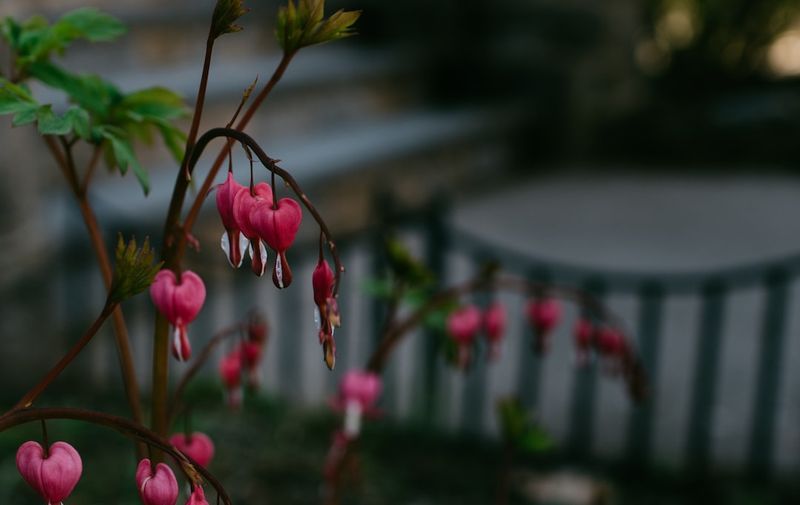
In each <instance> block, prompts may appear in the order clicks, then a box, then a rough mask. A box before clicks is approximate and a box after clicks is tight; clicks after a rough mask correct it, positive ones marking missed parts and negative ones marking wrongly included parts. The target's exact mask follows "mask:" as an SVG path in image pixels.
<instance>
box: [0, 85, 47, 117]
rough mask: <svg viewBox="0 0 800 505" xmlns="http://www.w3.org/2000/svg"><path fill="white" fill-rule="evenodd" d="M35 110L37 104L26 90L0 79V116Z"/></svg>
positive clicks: (37, 106)
mask: <svg viewBox="0 0 800 505" xmlns="http://www.w3.org/2000/svg"><path fill="white" fill-rule="evenodd" d="M37 108H39V104H38V103H37V102H36V100H34V98H33V97H32V96H31V94H30V92H29V91H28V90H27V89H25V88H23V87H22V86H20V85H18V84H14V83H12V82H10V81H7V80H6V79H3V78H0V114H16V113H18V112H24V111H29V110H31V109H34V110H35V109H37Z"/></svg>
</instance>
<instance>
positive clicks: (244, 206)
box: [217, 172, 303, 289]
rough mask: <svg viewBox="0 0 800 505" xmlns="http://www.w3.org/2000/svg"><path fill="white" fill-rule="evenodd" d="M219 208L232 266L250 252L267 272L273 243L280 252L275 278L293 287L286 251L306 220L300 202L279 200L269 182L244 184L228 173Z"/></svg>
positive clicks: (219, 194) (279, 283)
mask: <svg viewBox="0 0 800 505" xmlns="http://www.w3.org/2000/svg"><path fill="white" fill-rule="evenodd" d="M217 209H218V210H219V216H220V219H221V220H222V225H223V226H224V227H225V232H224V233H223V234H222V240H221V246H222V250H223V251H225V254H226V255H227V257H228V261H229V262H230V264H231V266H233V267H234V268H239V266H241V264H242V260H243V259H244V256H245V251H246V252H247V254H248V255H249V256H250V265H251V268H252V270H253V272H254V273H255V274H256V275H258V276H261V275H263V274H264V271H265V270H266V263H267V246H269V247H270V248H271V249H272V250H273V251H274V252H275V254H276V257H275V268H274V269H273V271H272V281H273V282H274V283H275V286H277V287H278V288H281V289H282V288H285V287H287V286H289V285H290V284H291V283H292V270H291V268H289V263H288V261H287V260H286V251H287V250H288V249H289V247H291V245H292V243H293V242H294V238H295V235H296V234H297V230H299V229H300V222H301V221H302V219H303V211H302V210H301V208H300V204H298V203H297V202H296V201H294V200H293V199H291V198H281V199H280V200H275V199H274V195H273V189H272V187H271V186H270V185H269V184H267V183H266V182H260V183H258V184H255V185H251V187H249V188H248V187H245V186H242V185H241V184H239V183H238V182H236V181H235V180H234V178H233V173H232V172H228V178H227V179H226V180H225V182H223V183H222V184H220V185H219V186H217Z"/></svg>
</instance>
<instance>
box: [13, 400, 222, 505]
mask: <svg viewBox="0 0 800 505" xmlns="http://www.w3.org/2000/svg"><path fill="white" fill-rule="evenodd" d="M44 419H70V420H76V421H83V422H87V423H91V424H94V425H99V426H105V427H107V428H112V429H114V430H117V431H119V432H120V433H122V434H123V435H125V436H128V437H131V438H133V439H135V440H138V441H141V442H144V443H146V444H147V445H148V446H149V447H155V448H157V449H159V450H160V451H163V452H165V453H167V454H169V455H170V457H172V458H173V459H174V460H175V462H176V463H177V464H178V466H180V468H181V471H182V472H183V473H184V475H186V478H187V479H189V480H190V481H191V482H193V483H195V484H197V485H202V483H203V481H206V482H208V483H209V484H211V486H212V487H213V488H214V489H215V490H216V492H217V493H218V495H219V496H220V498H222V501H223V503H225V504H226V505H232V502H231V499H230V496H228V493H227V492H226V491H225V488H224V487H223V486H222V484H221V483H220V482H219V481H218V480H217V479H216V478H215V477H214V475H212V474H211V472H209V471H208V470H206V469H205V468H203V467H202V466H200V465H198V464H197V463H195V462H194V461H192V460H191V459H190V458H189V457H187V456H186V455H185V454H183V453H182V452H180V451H179V450H177V449H175V448H174V447H173V446H172V445H171V444H169V442H167V441H166V440H164V439H163V438H162V437H159V436H158V435H157V434H156V433H155V432H153V431H151V430H148V429H147V428H145V427H144V426H142V425H141V424H139V423H135V422H133V421H130V420H128V419H125V418H123V417H118V416H114V415H111V414H106V413H104V412H95V411H91V410H83V409H74V408H41V409H40V408H26V409H18V408H15V409H12V410H10V411H9V412H7V413H5V414H3V415H2V416H0V432H3V431H5V430H7V429H10V428H13V427H15V426H19V425H21V424H25V423H30V422H33V421H38V420H44Z"/></svg>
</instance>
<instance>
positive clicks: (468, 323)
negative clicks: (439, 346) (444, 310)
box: [447, 305, 481, 345]
mask: <svg viewBox="0 0 800 505" xmlns="http://www.w3.org/2000/svg"><path fill="white" fill-rule="evenodd" d="M480 328H481V311H480V309H478V307H476V306H474V305H468V306H466V307H463V308H461V309H459V310H457V311H455V312H453V313H452V314H450V316H449V317H448V318H447V332H448V333H449V334H450V336H451V337H452V338H453V340H455V341H456V342H458V343H459V344H463V345H466V344H470V343H472V341H473V340H475V335H477V333H478V331H479V330H480Z"/></svg>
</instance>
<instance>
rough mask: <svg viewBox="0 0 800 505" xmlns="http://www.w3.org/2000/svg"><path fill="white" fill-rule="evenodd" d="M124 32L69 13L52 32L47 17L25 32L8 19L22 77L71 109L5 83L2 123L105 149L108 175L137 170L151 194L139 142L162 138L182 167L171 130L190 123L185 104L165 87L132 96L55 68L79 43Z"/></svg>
mask: <svg viewBox="0 0 800 505" xmlns="http://www.w3.org/2000/svg"><path fill="white" fill-rule="evenodd" d="M124 31H125V28H124V26H123V25H122V24H121V23H120V22H119V21H117V20H116V19H114V18H113V17H111V16H108V15H106V14H103V13H101V12H99V11H97V10H95V9H78V10H75V11H72V12H69V13H67V14H65V15H64V16H63V17H62V18H61V19H59V20H58V21H57V22H56V23H54V24H52V25H49V24H48V22H47V21H46V20H45V19H44V18H41V17H33V18H31V19H29V20H28V21H26V22H25V23H22V24H20V23H18V22H16V21H15V20H13V19H12V18H5V19H3V20H2V23H0V36H2V37H3V38H4V39H6V40H7V41H8V42H9V44H10V45H11V46H12V48H14V50H15V53H16V55H17V60H16V68H17V73H18V75H19V77H21V78H25V79H36V80H38V81H39V82H41V83H42V84H44V85H46V86H48V87H50V88H53V89H56V90H59V91H61V92H63V93H64V94H65V95H66V96H67V98H68V100H69V102H70V103H71V104H72V105H70V107H69V108H68V109H67V110H66V111H63V113H62V112H61V111H56V110H54V109H53V107H52V106H51V105H50V104H40V103H39V102H37V101H36V99H35V98H34V97H33V96H32V95H31V93H30V91H29V89H28V88H27V87H25V86H24V85H22V84H14V83H12V82H10V81H9V80H7V79H3V78H0V115H2V114H11V115H12V124H13V125H14V126H21V125H26V124H32V123H36V124H37V126H38V129H39V132H40V133H41V134H43V135H61V136H73V135H74V136H75V137H76V138H79V139H81V140H84V141H86V142H89V143H91V144H94V145H97V146H101V147H102V149H103V153H104V158H105V160H106V164H107V165H108V167H109V168H112V169H113V168H118V169H119V171H120V173H122V174H125V173H126V172H127V170H128V168H131V169H132V171H133V172H134V174H135V175H136V178H137V180H138V181H139V184H140V185H141V186H142V189H143V190H144V192H145V193H147V192H148V191H149V179H148V176H147V172H146V171H145V170H144V168H143V167H142V165H141V163H140V162H139V160H138V159H137V157H136V154H135V149H134V141H136V140H138V141H141V142H144V143H146V144H152V142H153V139H154V138H155V137H156V136H160V137H161V139H162V140H163V142H164V144H165V145H166V146H167V148H168V149H169V151H170V153H171V154H172V155H173V157H175V159H176V160H177V161H178V162H180V161H181V160H182V158H183V150H184V144H185V141H186V135H185V134H184V133H183V132H182V131H181V130H180V129H179V128H177V127H176V126H175V125H174V124H173V123H174V122H175V120H177V119H180V118H182V117H185V116H186V115H188V112H189V110H188V108H187V107H186V105H185V104H184V102H183V99H182V98H181V97H180V96H179V95H177V94H176V93H174V92H172V91H170V90H168V89H166V88H162V87H153V88H147V89H143V90H139V91H135V92H133V93H127V94H126V93H123V92H122V91H121V90H120V89H119V88H117V87H116V86H115V85H113V84H112V83H110V82H108V81H106V80H104V79H102V78H101V77H98V76H96V75H82V74H77V73H73V72H70V71H68V70H65V69H63V68H61V67H59V66H58V65H56V64H54V63H53V62H51V61H50V60H49V57H50V56H51V55H53V54H55V53H59V54H60V53H61V52H63V50H64V49H65V48H66V47H67V46H68V45H69V43H70V42H72V41H73V40H76V39H79V38H82V39H86V40H89V41H91V42H97V41H103V40H111V39H113V38H115V37H117V36H119V35H120V34H122V33H124Z"/></svg>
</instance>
